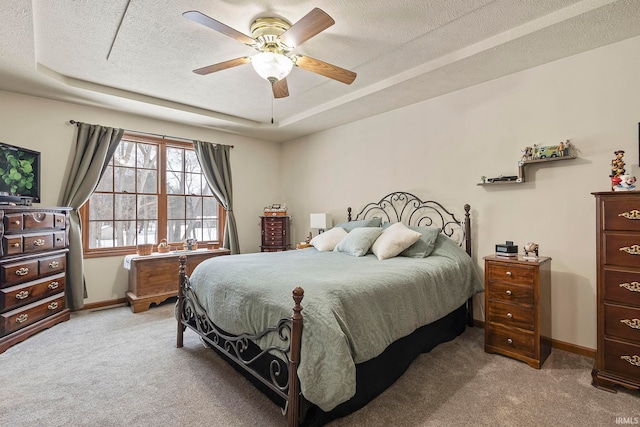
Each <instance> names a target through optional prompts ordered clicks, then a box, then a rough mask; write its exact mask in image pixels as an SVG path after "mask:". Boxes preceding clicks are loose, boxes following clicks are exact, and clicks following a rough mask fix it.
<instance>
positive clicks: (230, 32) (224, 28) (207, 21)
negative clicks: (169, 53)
mask: <svg viewBox="0 0 640 427" xmlns="http://www.w3.org/2000/svg"><path fill="white" fill-rule="evenodd" d="M182 16H184V17H185V18H187V19H190V20H192V21H194V22H197V23H198V24H202V25H204V26H205V27H209V28H211V29H212V30H216V31H217V32H219V33H222V34H224V35H225V36H229V37H231V38H232V39H236V40H238V41H239V42H240V43H244V44H246V45H249V46H253V45H254V44H255V43H256V41H255V40H254V39H252V38H251V37H249V36H247V35H245V34H242V33H241V32H240V31H238V30H234V29H233V28H231V27H229V26H228V25H225V24H223V23H222V22H219V21H216V20H215V19H213V18H210V17H208V16H207V15H205V14H203V13H200V12H198V11H197V10H190V11H188V12H185V13H183V14H182Z"/></svg>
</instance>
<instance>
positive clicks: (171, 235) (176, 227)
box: [167, 220, 186, 242]
mask: <svg viewBox="0 0 640 427" xmlns="http://www.w3.org/2000/svg"><path fill="white" fill-rule="evenodd" d="M185 228H186V227H185V222H184V220H168V221H167V241H169V242H180V241H182V240H184V239H185V237H184V231H185Z"/></svg>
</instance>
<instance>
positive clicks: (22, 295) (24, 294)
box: [16, 291, 29, 299]
mask: <svg viewBox="0 0 640 427" xmlns="http://www.w3.org/2000/svg"><path fill="white" fill-rule="evenodd" d="M28 297H29V291H20V292H18V293H17V294H16V299H25V298H28Z"/></svg>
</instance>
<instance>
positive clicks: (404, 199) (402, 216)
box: [347, 191, 471, 255]
mask: <svg viewBox="0 0 640 427" xmlns="http://www.w3.org/2000/svg"><path fill="white" fill-rule="evenodd" d="M470 210H471V207H470V206H469V205H464V211H465V213H464V219H463V220H462V221H461V220H459V219H458V218H456V216H455V214H453V213H452V212H450V211H449V210H448V209H446V208H445V207H444V206H442V205H441V204H440V203H438V202H436V201H433V200H428V201H422V200H420V199H419V198H418V197H417V196H415V195H413V194H411V193H407V192H404V191H397V192H394V193H390V194H387V195H386V196H384V197H383V198H382V199H380V201H378V202H372V203H368V204H367V205H365V207H363V208H362V210H361V211H360V212H359V213H358V214H357V215H356V217H355V218H354V220H362V219H368V218H375V217H379V218H382V222H383V223H384V222H392V223H394V222H402V223H403V224H405V225H414V226H429V227H438V228H440V229H441V230H442V233H443V234H444V235H446V236H447V237H449V238H450V239H452V240H454V241H455V242H457V243H458V244H459V245H460V246H461V247H463V248H465V249H466V251H467V253H468V254H469V255H471V214H470V213H469V212H470ZM347 214H348V219H349V221H351V220H352V218H351V208H348V209H347Z"/></svg>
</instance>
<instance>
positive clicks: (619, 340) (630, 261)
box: [591, 192, 640, 391]
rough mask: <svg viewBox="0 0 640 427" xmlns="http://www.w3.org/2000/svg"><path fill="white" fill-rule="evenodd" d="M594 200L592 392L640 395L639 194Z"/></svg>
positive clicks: (599, 196) (603, 195) (614, 194)
mask: <svg viewBox="0 0 640 427" xmlns="http://www.w3.org/2000/svg"><path fill="white" fill-rule="evenodd" d="M593 195H594V196H595V197H596V203H597V206H596V219H597V235H596V242H597V250H596V251H597V252H596V253H597V257H598V271H597V274H598V275H597V284H598V292H597V295H598V296H597V298H598V299H597V304H598V349H597V352H596V363H595V367H594V368H593V371H592V372H591V376H592V377H593V385H594V386H595V387H598V388H601V389H605V390H608V391H615V388H614V386H616V385H621V386H624V387H626V388H629V389H636V390H637V389H640V193H636V192H601V193H593Z"/></svg>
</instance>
